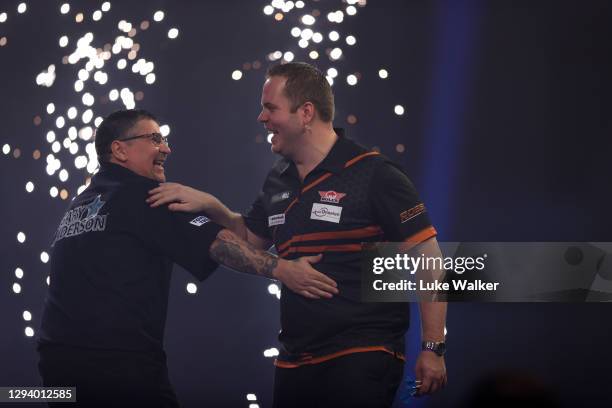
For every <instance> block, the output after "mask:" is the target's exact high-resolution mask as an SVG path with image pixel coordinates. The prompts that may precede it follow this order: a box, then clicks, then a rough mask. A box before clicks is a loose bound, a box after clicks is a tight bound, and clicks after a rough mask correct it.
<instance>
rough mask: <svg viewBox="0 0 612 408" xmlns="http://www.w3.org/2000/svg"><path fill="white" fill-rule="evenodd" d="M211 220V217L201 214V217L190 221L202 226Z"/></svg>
mask: <svg viewBox="0 0 612 408" xmlns="http://www.w3.org/2000/svg"><path fill="white" fill-rule="evenodd" d="M209 221H210V218H208V217H205V216H203V215H200V216H199V217H195V218H194V219H193V220H191V221H189V223H190V224H192V225H195V226H196V227H201V226H202V225H204V224H206V223H207V222H209Z"/></svg>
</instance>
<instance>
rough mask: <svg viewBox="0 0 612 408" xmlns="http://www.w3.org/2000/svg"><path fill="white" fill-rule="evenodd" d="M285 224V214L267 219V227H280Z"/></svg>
mask: <svg viewBox="0 0 612 408" xmlns="http://www.w3.org/2000/svg"><path fill="white" fill-rule="evenodd" d="M284 223H285V214H276V215H271V216H269V217H268V227H273V226H275V225H282V224H284Z"/></svg>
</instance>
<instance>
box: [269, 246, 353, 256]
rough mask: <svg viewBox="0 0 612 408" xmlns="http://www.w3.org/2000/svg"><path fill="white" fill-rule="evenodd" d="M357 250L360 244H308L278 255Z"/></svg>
mask: <svg viewBox="0 0 612 408" xmlns="http://www.w3.org/2000/svg"><path fill="white" fill-rule="evenodd" d="M332 251H335V252H359V251H361V244H342V245H309V246H297V247H291V248H289V249H287V250H286V251H284V252H282V253H280V254H279V255H278V256H280V257H281V258H284V257H285V256H287V255H289V254H291V253H294V252H302V253H304V252H305V253H315V254H319V253H321V252H332Z"/></svg>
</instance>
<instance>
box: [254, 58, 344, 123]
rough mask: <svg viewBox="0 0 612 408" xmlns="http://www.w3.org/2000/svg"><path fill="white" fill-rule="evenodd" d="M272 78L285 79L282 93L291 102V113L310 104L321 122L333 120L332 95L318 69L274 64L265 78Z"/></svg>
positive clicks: (294, 64)
mask: <svg viewBox="0 0 612 408" xmlns="http://www.w3.org/2000/svg"><path fill="white" fill-rule="evenodd" d="M273 76H282V77H285V78H287V82H286V83H285V90H284V92H285V96H287V98H289V100H290V101H291V112H295V111H296V110H297V109H298V108H299V107H300V106H302V105H303V104H304V103H306V102H311V103H312V104H313V105H314V107H315V109H316V110H317V113H318V114H319V117H320V118H321V120H322V121H323V122H331V121H332V120H334V94H333V92H332V90H331V86H330V85H329V82H327V79H325V76H324V75H323V73H321V71H319V69H318V68H316V67H315V66H313V65H310V64H307V63H305V62H289V63H286V64H276V65H273V66H271V67H270V68H268V72H267V73H266V78H270V77H273Z"/></svg>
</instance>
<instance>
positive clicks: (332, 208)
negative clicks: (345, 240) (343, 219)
mask: <svg viewBox="0 0 612 408" xmlns="http://www.w3.org/2000/svg"><path fill="white" fill-rule="evenodd" d="M341 214H342V207H338V206H337V205H328V204H319V203H314V204H313V205H312V211H311V212H310V219H311V220H320V221H328V222H335V223H336V224H338V223H340V215H341Z"/></svg>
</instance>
